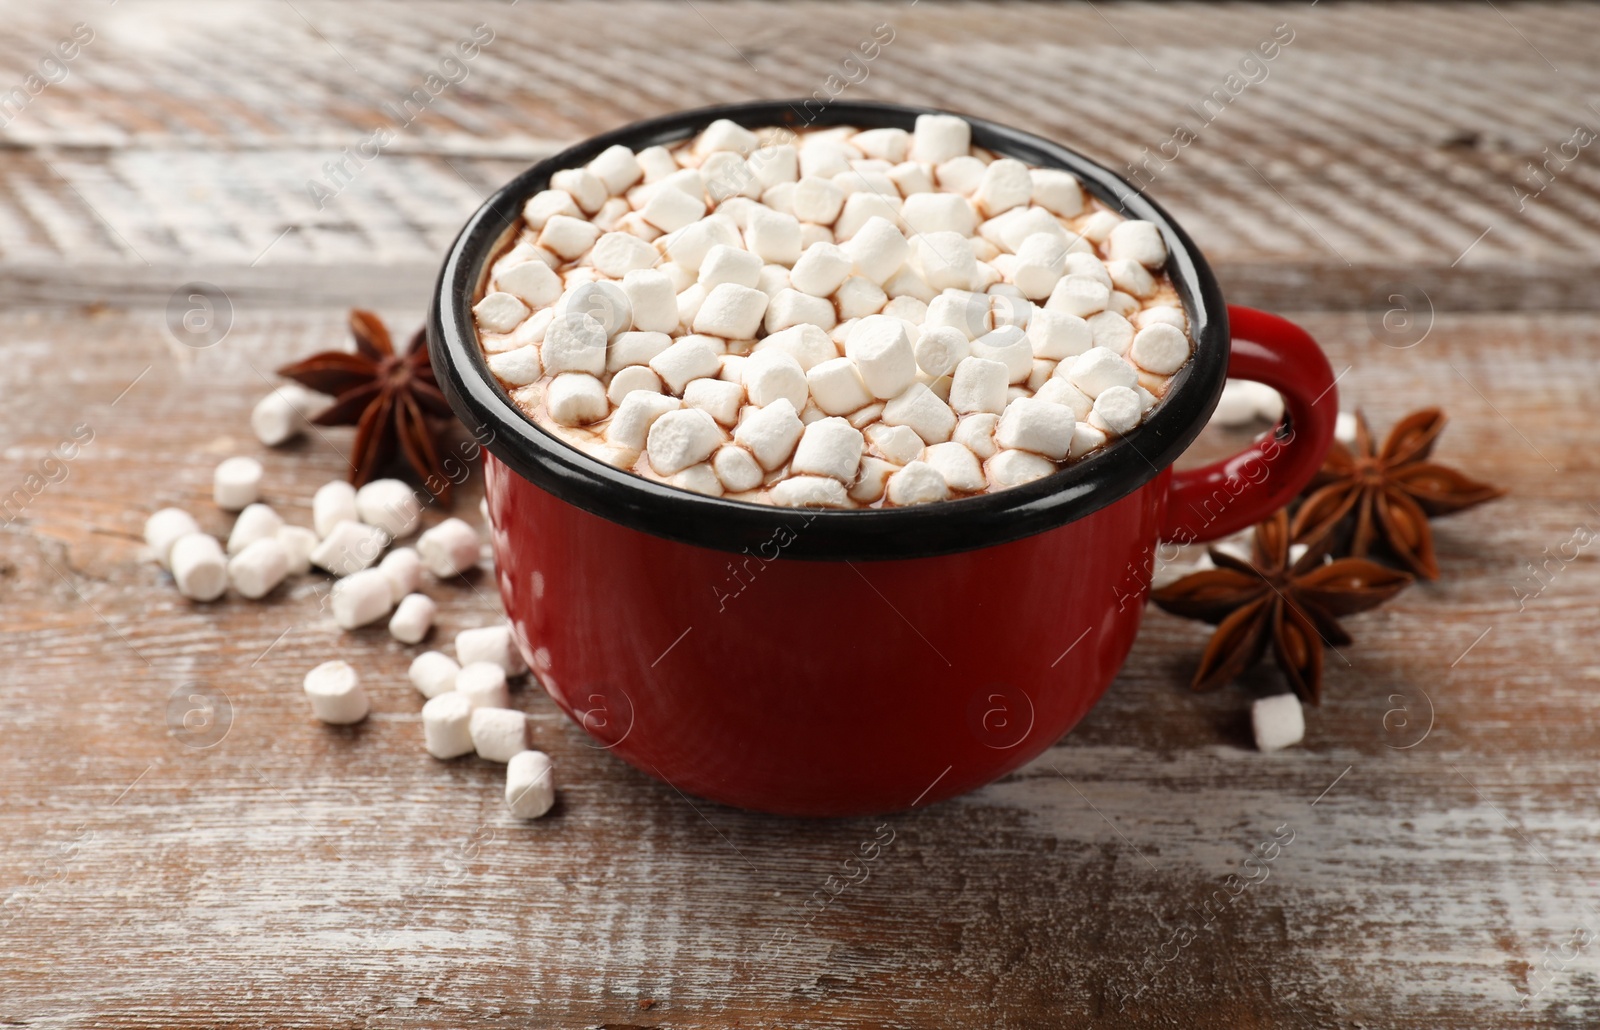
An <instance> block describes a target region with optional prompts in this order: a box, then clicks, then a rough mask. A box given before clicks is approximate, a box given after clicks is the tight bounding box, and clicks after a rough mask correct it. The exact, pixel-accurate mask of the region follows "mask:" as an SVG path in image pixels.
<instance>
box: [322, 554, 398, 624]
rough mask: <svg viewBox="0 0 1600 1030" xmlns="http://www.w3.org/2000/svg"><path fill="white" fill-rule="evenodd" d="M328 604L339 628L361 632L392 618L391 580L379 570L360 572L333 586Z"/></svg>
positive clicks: (359, 570) (392, 594)
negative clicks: (389, 616)
mask: <svg viewBox="0 0 1600 1030" xmlns="http://www.w3.org/2000/svg"><path fill="white" fill-rule="evenodd" d="M329 603H330V606H331V607H332V608H333V621H334V622H336V623H338V624H339V626H340V628H342V629H359V628H360V627H362V626H365V625H367V624H368V623H371V622H376V621H378V620H379V619H381V618H383V617H384V616H385V615H388V614H389V609H390V608H392V607H394V592H393V590H392V588H391V587H390V586H389V577H388V576H385V575H384V574H383V573H381V572H379V571H378V570H377V569H358V570H357V571H355V572H352V573H351V574H350V575H348V576H346V577H344V578H343V579H341V580H339V581H338V582H337V583H335V584H334V585H333V591H332V592H331V594H330V595H329Z"/></svg>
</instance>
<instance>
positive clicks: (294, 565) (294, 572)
mask: <svg viewBox="0 0 1600 1030" xmlns="http://www.w3.org/2000/svg"><path fill="white" fill-rule="evenodd" d="M277 540H278V543H280V544H282V545H283V553H284V555H285V557H287V558H288V561H289V575H291V576H304V575H305V574H306V573H308V572H310V571H311V552H312V551H315V550H316V549H317V544H318V543H319V542H320V541H318V540H317V534H316V533H315V532H313V531H312V530H309V529H307V528H306V527H305V526H280V527H278V534H277Z"/></svg>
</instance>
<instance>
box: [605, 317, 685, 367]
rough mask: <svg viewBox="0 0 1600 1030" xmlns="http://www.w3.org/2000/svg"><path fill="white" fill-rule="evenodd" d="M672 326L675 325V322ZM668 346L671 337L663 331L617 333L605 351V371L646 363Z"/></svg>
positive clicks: (670, 343)
mask: <svg viewBox="0 0 1600 1030" xmlns="http://www.w3.org/2000/svg"><path fill="white" fill-rule="evenodd" d="M674 318H676V316H674ZM673 327H674V328H676V327H677V323H676V322H674V323H673ZM670 346H672V337H671V336H668V335H667V334H666V333H664V332H655V331H651V332H632V333H618V334H617V338H616V339H615V340H612V341H611V345H610V348H609V350H608V351H607V353H606V371H608V372H617V371H620V370H621V369H624V368H628V367H630V366H635V365H648V364H649V363H650V362H651V361H654V360H655V356H656V355H657V354H660V353H661V352H662V351H664V350H666V349H667V348H668V347H670Z"/></svg>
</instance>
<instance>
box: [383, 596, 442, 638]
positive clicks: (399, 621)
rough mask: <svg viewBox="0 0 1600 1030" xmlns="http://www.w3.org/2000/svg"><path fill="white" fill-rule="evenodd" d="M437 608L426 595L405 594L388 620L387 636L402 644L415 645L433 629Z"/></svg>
mask: <svg viewBox="0 0 1600 1030" xmlns="http://www.w3.org/2000/svg"><path fill="white" fill-rule="evenodd" d="M438 611H439V606H438V605H437V604H436V603H434V600H433V598H431V597H429V596H428V595H427V594H407V595H406V596H405V597H403V598H401V599H400V604H399V605H398V606H397V607H396V608H395V610H394V615H392V616H390V618H389V635H390V636H392V637H394V638H395V639H396V640H398V641H400V642H401V643H402V644H415V643H418V642H420V641H421V640H422V638H423V637H425V636H427V635H428V630H430V629H432V628H433V617H434V615H436V614H437V613H438Z"/></svg>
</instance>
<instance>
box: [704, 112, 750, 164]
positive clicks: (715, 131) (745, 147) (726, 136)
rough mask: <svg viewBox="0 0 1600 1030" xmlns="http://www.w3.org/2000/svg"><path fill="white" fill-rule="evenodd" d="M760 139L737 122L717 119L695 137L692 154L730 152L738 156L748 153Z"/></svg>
mask: <svg viewBox="0 0 1600 1030" xmlns="http://www.w3.org/2000/svg"><path fill="white" fill-rule="evenodd" d="M760 142H761V140H760V137H758V136H757V135H756V134H755V133H753V132H751V131H750V130H749V129H747V128H745V127H744V126H742V125H740V124H739V123H737V122H733V121H729V120H728V119H726V118H718V119H717V120H716V121H714V122H712V123H711V124H710V125H707V126H706V127H705V128H704V129H703V130H701V132H700V135H699V136H696V137H695V141H694V152H695V153H696V154H700V155H705V154H711V153H715V152H716V151H719V150H731V151H733V152H734V153H736V154H739V155H740V156H743V155H745V154H748V153H750V152H751V151H752V150H754V149H755V148H756V144H758V143H760Z"/></svg>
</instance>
